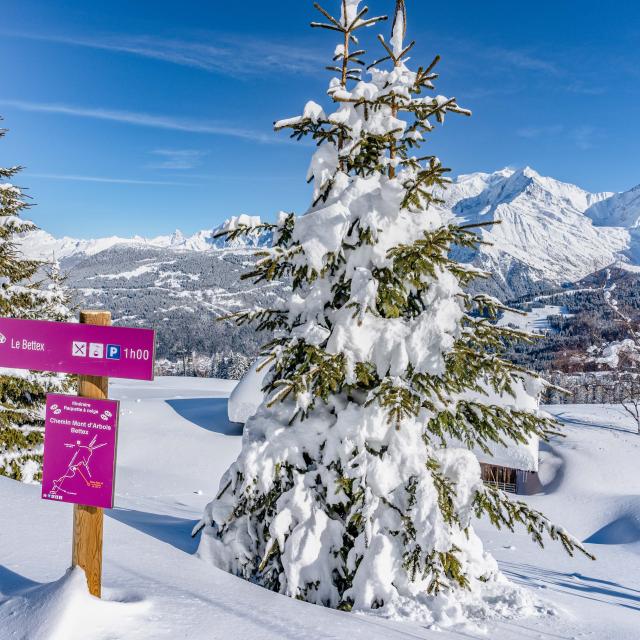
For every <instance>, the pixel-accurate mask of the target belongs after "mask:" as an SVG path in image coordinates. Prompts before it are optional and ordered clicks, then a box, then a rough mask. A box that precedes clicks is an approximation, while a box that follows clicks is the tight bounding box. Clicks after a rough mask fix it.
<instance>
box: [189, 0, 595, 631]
mask: <svg viewBox="0 0 640 640" xmlns="http://www.w3.org/2000/svg"><path fill="white" fill-rule="evenodd" d="M341 5H342V11H341V14H340V16H339V17H334V16H332V15H331V14H330V13H329V12H328V11H326V10H325V9H324V8H322V7H320V6H319V5H317V4H316V5H315V6H316V8H317V9H318V10H319V11H320V12H321V13H322V15H323V16H324V18H325V22H322V23H314V24H313V25H312V26H314V27H317V28H323V29H327V30H330V31H332V32H336V33H338V34H339V37H340V42H339V44H338V46H337V48H336V50H335V57H334V64H333V65H331V66H330V67H329V68H330V69H331V70H332V71H333V72H335V73H336V74H337V77H334V78H333V79H332V80H331V82H330V85H329V91H328V93H329V96H330V97H331V98H332V101H333V105H334V110H333V112H331V113H329V114H327V113H325V111H324V110H323V108H322V107H321V106H320V105H318V104H316V103H314V102H309V103H308V104H307V105H306V107H305V109H304V113H303V115H302V116H299V117H295V118H291V119H288V120H283V121H281V122H278V123H276V129H278V130H280V129H289V130H291V132H292V136H293V137H294V138H297V139H300V138H303V137H310V138H311V139H312V140H314V141H315V142H316V143H317V147H318V148H317V151H316V152H315V154H314V156H313V159H312V161H311V166H310V169H309V180H310V181H312V182H313V201H312V205H311V206H310V208H309V210H308V211H307V212H306V214H305V215H303V216H300V217H296V216H294V215H293V214H284V213H282V214H280V217H279V219H278V221H277V223H275V224H273V225H262V227H261V229H258V228H256V227H252V228H250V227H244V228H236V229H230V230H229V231H228V232H227V234H226V235H227V236H228V237H230V238H231V239H233V238H235V237H237V236H238V235H239V234H242V233H257V232H259V231H265V230H268V231H271V232H272V234H273V238H274V241H273V248H272V249H271V250H270V251H268V252H265V253H263V254H262V257H261V260H260V261H259V262H258V263H257V266H256V267H255V269H254V270H253V271H252V272H251V273H250V274H248V275H247V277H251V278H254V279H255V280H256V281H257V282H260V281H265V280H269V281H270V280H277V279H281V278H288V279H289V280H290V282H291V284H292V293H291V295H290V298H289V300H288V301H287V303H286V305H284V306H283V307H282V308H270V309H258V310H253V311H250V312H246V313H242V314H239V315H238V316H237V318H236V319H237V321H238V322H239V323H241V324H242V323H245V322H249V321H253V322H256V323H257V326H258V327H259V328H261V329H267V330H271V331H275V332H276V333H275V335H276V337H275V339H274V340H273V341H272V342H270V343H269V344H267V345H266V346H265V348H264V351H263V354H264V355H265V356H266V357H267V358H268V359H269V365H268V366H270V371H269V373H268V375H267V377H266V386H265V392H266V397H265V401H264V402H263V404H262V406H261V407H260V409H259V410H258V412H257V413H256V415H255V416H253V417H252V418H250V419H249V420H248V422H247V424H246V425H245V433H244V438H243V446H242V451H241V453H240V456H239V457H238V459H237V461H236V462H235V463H234V464H233V465H232V466H231V468H230V469H229V470H228V471H227V472H226V474H225V476H224V477H223V479H222V482H221V487H220V491H219V493H218V496H217V498H216V499H215V500H214V501H213V502H212V503H210V504H209V505H208V507H207V509H206V511H205V515H204V517H203V520H202V522H201V523H200V525H199V526H198V527H197V528H196V531H197V530H199V529H200V528H202V529H203V531H204V534H203V539H202V541H201V545H200V551H201V554H202V555H204V556H205V557H209V558H211V559H212V560H213V562H215V563H216V564H217V565H218V566H219V567H221V568H223V569H225V570H227V571H230V572H232V573H235V574H237V575H240V576H243V577H245V578H247V579H250V580H253V581H255V582H257V583H259V584H261V585H263V586H265V587H267V588H269V589H273V590H275V591H278V592H280V593H284V594H287V595H289V596H292V597H295V598H300V599H303V600H307V601H309V602H313V603H317V604H322V605H325V606H330V607H339V608H342V609H348V610H350V609H357V610H371V609H383V612H384V613H388V614H391V613H398V612H399V613H407V612H413V613H414V614H415V615H420V616H421V617H422V618H423V619H425V620H435V619H437V618H438V615H443V616H444V617H446V615H449V614H450V615H453V613H452V611H455V610H457V611H458V612H460V611H461V609H460V607H461V606H462V604H461V603H465V602H466V603H469V604H470V606H473V607H476V610H477V607H478V606H479V605H478V603H479V602H482V598H483V596H484V595H487V594H490V597H491V598H493V599H494V602H497V601H498V600H499V599H500V598H501V597H504V599H505V602H510V603H511V604H505V606H507V607H508V606H511V605H513V603H514V602H517V601H518V597H514V593H516V592H517V593H520V592H519V591H518V589H517V588H516V587H515V586H513V585H511V584H510V583H508V582H507V581H506V580H505V579H504V578H503V577H502V576H501V574H500V572H499V570H498V567H497V564H496V562H495V561H494V560H493V559H492V558H491V557H490V556H489V555H488V554H486V553H485V552H484V551H483V549H482V543H481V541H480V540H479V539H478V537H477V536H476V534H475V533H474V531H473V528H472V520H473V518H474V516H482V515H483V514H486V515H488V517H489V518H490V520H491V521H492V522H493V524H494V525H496V526H497V527H502V526H506V527H508V528H513V527H514V526H515V525H516V524H518V523H521V524H523V525H525V526H526V527H527V529H528V531H529V533H530V534H531V535H532V537H533V539H534V540H536V541H538V542H539V543H540V544H542V542H543V536H545V535H548V536H550V537H551V538H552V539H555V540H559V541H560V542H561V543H562V544H563V545H564V547H565V548H566V549H567V551H568V552H569V553H572V552H573V551H574V550H575V549H580V550H583V549H582V547H581V546H580V545H579V543H578V542H577V541H576V540H575V539H574V538H572V537H571V536H570V535H569V534H567V533H566V532H565V531H564V530H562V529H560V528H557V527H555V526H554V525H553V524H552V523H551V522H549V520H547V519H546V518H545V517H544V516H543V515H542V514H540V513H539V512H536V511H534V510H532V509H530V508H529V507H527V505H526V504H524V503H522V502H512V501H510V500H509V499H508V497H507V496H506V495H505V494H503V493H502V492H501V491H499V490H496V489H493V488H490V487H487V486H484V485H483V483H482V482H481V476H480V466H479V463H478V461H477V459H476V457H475V455H474V454H473V453H472V450H473V449H482V450H485V451H488V450H489V448H490V445H491V444H492V443H496V442H498V443H502V444H507V445H508V444H509V443H514V442H518V443H523V442H527V441H529V439H530V438H532V437H546V436H547V435H548V434H549V433H550V432H551V431H552V429H553V428H554V423H552V422H551V421H550V420H548V419H547V418H545V417H543V416H542V415H541V414H540V412H539V411H538V409H537V401H536V398H535V396H536V395H537V394H538V393H539V391H540V389H541V388H542V386H543V383H542V381H540V380H539V379H537V378H536V376H535V375H534V374H530V373H528V372H527V371H525V370H523V369H521V368H519V367H517V366H516V365H514V364H512V363H511V362H509V361H508V360H506V359H505V358H504V357H502V354H503V352H504V349H505V345H506V344H508V343H510V342H512V341H514V340H521V339H527V335H526V334H524V333H521V332H519V331H516V330H513V329H510V328H508V327H499V326H497V325H496V324H495V323H494V322H492V320H493V319H495V318H496V317H497V316H498V314H499V313H500V312H501V311H503V310H504V307H503V306H502V305H501V304H500V302H499V301H497V300H495V299H492V298H490V297H487V296H483V295H478V296H472V295H471V294H469V293H467V292H466V291H467V285H468V284H469V283H470V282H471V281H472V279H474V278H476V277H481V276H482V275H487V274H482V273H479V272H478V271H477V270H475V269H473V268H472V267H470V266H469V265H465V264H459V263H456V262H455V261H453V260H452V259H451V257H450V249H451V247H452V246H454V245H458V246H463V247H475V246H476V245H477V243H478V242H479V238H478V235H477V234H476V233H475V232H474V229H472V228H470V227H468V226H461V225H460V224H459V223H458V222H457V221H456V219H455V218H454V217H453V216H452V214H451V213H449V212H447V211H445V210H444V209H442V208H441V207H440V204H441V201H440V200H439V198H438V196H437V193H438V191H441V190H442V188H444V187H445V186H446V183H447V179H446V173H447V171H448V170H447V169H445V168H444V167H443V166H442V164H441V163H440V161H439V159H438V158H436V157H434V156H432V155H422V156H421V155H418V154H417V153H416V152H415V149H417V148H418V147H419V146H420V145H421V143H423V141H424V139H425V137H426V136H427V135H428V134H430V133H431V132H432V131H433V130H434V128H435V125H436V124H437V123H442V122H443V121H444V119H445V116H446V115H447V114H463V115H470V112H468V111H467V110H465V109H463V108H461V107H460V106H459V105H458V104H457V102H456V100H455V99H454V98H446V97H443V96H439V95H436V96H433V95H432V93H431V92H432V90H433V88H434V86H433V82H434V81H435V80H436V78H437V74H436V73H435V67H436V65H437V64H438V61H439V58H438V57H436V58H435V59H434V60H433V62H432V63H431V64H429V65H428V66H426V67H420V68H419V69H418V70H417V71H411V70H410V69H409V68H408V66H407V62H408V57H407V54H408V53H409V52H410V51H411V50H412V48H413V46H414V43H411V44H409V45H405V43H404V35H405V29H406V8H405V3H404V2H403V1H402V0H399V1H398V2H397V8H396V13H395V19H394V22H393V30H392V37H391V39H390V41H389V42H387V41H386V40H385V39H384V38H383V37H382V36H380V38H379V39H380V42H381V44H382V47H383V48H384V51H385V53H386V55H385V57H384V58H382V59H381V60H379V61H378V62H376V63H374V65H372V66H371V67H370V68H369V69H368V72H369V78H368V80H366V81H365V80H362V79H361V76H362V69H363V67H364V61H363V56H364V51H363V50H362V49H360V48H359V46H358V39H357V35H358V32H359V31H360V30H361V29H362V28H364V27H367V26H371V25H374V24H377V23H379V22H381V21H383V20H385V18H384V17H373V18H370V17H368V10H367V9H366V8H362V7H361V6H360V5H361V2H360V0H342V2H341ZM383 65H384V66H388V68H384V67H383ZM585 553H586V552H585ZM520 595H522V594H521V593H520ZM523 597H524V596H523ZM450 605H451V606H450ZM452 607H453V608H452ZM417 611H420V612H421V613H416V612H417ZM444 611H447V614H443V613H442V612H444ZM438 612H440V614H438Z"/></svg>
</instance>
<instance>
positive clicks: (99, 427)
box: [0, 311, 155, 598]
mask: <svg viewBox="0 0 640 640" xmlns="http://www.w3.org/2000/svg"><path fill="white" fill-rule="evenodd" d="M154 356H155V332H154V331H152V330H150V329H131V328H125V327H112V326H111V313H110V312H109V311H81V312H80V324H75V323H63V322H44V321H37V320H19V319H15V318H0V367H13V368H22V369H31V370H36V371H56V372H60V373H75V374H79V377H78V395H77V396H59V395H50V396H49V397H48V398H47V420H46V429H45V443H44V447H45V448H44V470H43V485H42V497H43V498H44V499H46V500H55V501H60V502H71V503H73V540H72V553H71V565H72V566H74V567H75V566H78V567H81V568H82V569H83V570H84V572H85V575H86V577H87V585H88V587H89V592H90V593H91V594H92V595H94V596H96V597H98V598H99V597H100V595H101V584H102V534H103V518H104V512H103V507H107V508H111V507H112V506H113V486H114V484H115V447H116V439H117V423H118V405H117V403H114V402H113V401H110V400H108V396H109V377H117V378H131V379H137V380H153V369H154ZM82 398H84V399H85V400H84V401H82V400H81V399H82ZM48 434H49V435H48ZM48 440H49V443H50V446H49V448H47V441H48ZM94 454H95V455H94Z"/></svg>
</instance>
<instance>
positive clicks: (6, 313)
mask: <svg viewBox="0 0 640 640" xmlns="http://www.w3.org/2000/svg"><path fill="white" fill-rule="evenodd" d="M5 134H6V131H5V130H2V129H0V138H2V137H3V136H4V135H5ZM20 169H21V168H20V167H9V168H2V167H0V317H5V318H25V319H38V320H57V321H66V320H69V318H70V311H69V306H68V303H69V299H68V294H67V291H66V289H65V286H64V278H63V277H62V276H61V275H60V270H59V267H58V265H57V263H56V262H55V261H52V263H51V264H49V265H47V264H44V263H41V262H38V261H35V260H27V259H26V258H24V256H22V255H21V253H20V251H19V249H18V247H17V244H16V240H17V239H18V236H19V234H24V233H27V232H29V231H32V230H33V229H35V228H36V227H35V225H34V224H33V223H31V222H29V221H27V220H24V219H23V218H22V217H21V216H22V214H23V212H24V211H25V210H26V209H28V208H29V206H30V204H29V202H28V201H27V198H26V196H25V195H24V193H23V192H22V190H21V189H20V188H19V187H17V186H15V185H14V184H12V182H11V181H12V180H13V178H14V176H15V175H16V174H17V173H18V172H19V171H20ZM68 387H69V378H68V377H67V376H61V375H59V374H54V373H35V372H29V371H23V370H8V369H0V475H5V476H9V477H10V478H14V479H16V480H22V481H24V482H37V481H38V480H40V478H41V472H42V468H41V467H42V451H43V434H44V417H43V411H44V403H45V400H46V394H47V393H53V392H61V391H65V390H67V389H68Z"/></svg>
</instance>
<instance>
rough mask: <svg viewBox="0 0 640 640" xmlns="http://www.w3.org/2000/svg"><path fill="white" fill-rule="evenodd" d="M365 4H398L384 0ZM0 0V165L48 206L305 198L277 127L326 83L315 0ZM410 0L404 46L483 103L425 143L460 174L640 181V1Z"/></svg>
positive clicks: (74, 209)
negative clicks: (17, 172)
mask: <svg viewBox="0 0 640 640" xmlns="http://www.w3.org/2000/svg"><path fill="white" fill-rule="evenodd" d="M321 4H323V5H324V6H325V7H326V8H327V9H331V10H334V9H335V8H336V7H337V6H338V4H339V3H338V2H337V0H323V2H322V3H321ZM368 4H369V6H370V8H371V12H372V13H376V14H378V13H389V12H391V11H392V10H393V6H394V1H393V0H370V2H369V3H368ZM2 5H3V6H2V12H1V17H2V19H1V22H0V60H2V66H1V67H0V68H1V69H2V72H1V73H2V82H1V84H0V86H1V87H2V91H1V92H0V114H1V115H3V116H4V119H5V122H4V126H6V127H7V128H9V129H10V133H9V135H8V136H7V137H6V138H4V140H3V141H2V142H0V164H1V165H10V164H21V165H24V166H26V167H27V169H26V171H25V172H24V173H23V174H22V175H21V177H20V180H19V183H20V184H21V185H23V186H26V187H28V188H29V193H30V194H31V195H32V196H33V198H34V201H35V202H36V203H37V207H35V208H34V209H33V210H32V212H31V217H32V218H33V219H34V220H35V221H36V222H37V223H38V224H39V225H41V226H42V227H44V228H45V229H47V230H48V231H51V232H52V233H54V234H56V235H62V234H66V235H72V236H76V237H89V236H102V235H112V234H118V235H133V234H142V235H147V236H150V235H157V234H161V233H168V232H171V231H173V230H174V229H175V228H178V227H179V228H181V229H182V230H183V231H185V232H193V231H196V230H198V229H201V228H210V227H213V226H215V225H217V224H218V223H220V222H221V221H222V220H224V219H225V218H226V217H229V216H231V215H235V214H238V213H250V214H253V215H262V216H263V217H265V218H272V217H273V216H274V215H275V213H276V212H277V211H278V210H287V211H291V210H295V211H297V212H298V213H302V212H303V211H304V209H305V208H306V206H307V205H308V199H309V188H308V186H307V185H306V183H305V174H306V169H307V165H308V160H309V155H310V153H311V151H312V148H311V147H309V146H305V145H300V144H295V143H293V142H289V141H288V140H287V138H286V135H283V134H280V135H279V136H278V135H275V134H273V133H272V132H271V127H272V123H273V121H274V120H277V119H280V118H284V117H289V116H292V115H296V114H297V113H298V112H299V111H300V110H301V109H302V107H303V106H304V103H305V102H306V101H307V100H309V99H314V100H316V101H318V102H322V101H323V100H324V99H325V89H326V84H327V81H328V79H329V74H328V72H325V71H323V67H324V65H325V64H327V63H328V62H329V59H330V57H331V54H332V52H333V49H334V46H335V44H336V40H335V37H334V35H333V34H331V33H330V32H327V31H318V30H312V29H310V28H309V27H308V23H309V21H310V20H311V19H315V11H314V10H313V8H312V2H311V0H309V1H307V0H283V1H281V2H278V3H273V2H263V1H261V2H257V1H252V0H245V1H244V2H242V1H236V2H203V1H202V0H182V1H181V2H175V1H174V0H171V1H167V0H153V1H151V0H136V1H135V2H133V1H131V0H109V1H107V0H92V1H91V2H87V1H86V0H57V1H56V2H51V0H3V3H2ZM274 5H276V6H277V7H278V10H274V9H273V7H274ZM608 7H611V10H608ZM407 8H408V12H409V21H410V24H409V37H410V38H415V39H416V40H417V41H418V45H417V47H416V49H415V54H414V62H415V63H418V62H426V63H428V62H430V61H431V59H432V57H433V55H434V54H435V53H440V54H441V55H442V56H443V62H442V63H441V65H440V67H439V71H440V74H441V79H440V81H439V83H438V85H437V90H438V92H439V93H443V94H445V95H450V96H455V97H457V98H458V101H459V102H460V103H461V104H462V105H464V106H466V107H469V108H471V109H473V111H474V117H473V118H472V119H471V120H468V119H466V118H457V119H454V118H451V119H449V120H448V122H447V124H446V125H445V127H444V128H443V129H439V130H438V131H437V132H436V133H435V134H434V135H433V136H432V139H431V141H429V144H428V147H427V150H428V151H430V152H431V151H432V152H435V153H437V154H438V155H439V156H440V158H441V159H442V160H443V162H444V164H445V165H447V166H450V167H451V168H452V169H453V170H454V173H456V174H457V173H468V172H472V171H493V170H496V169H499V168H502V167H504V166H507V165H509V166H524V165H530V166H532V167H534V168H535V169H536V170H538V171H539V172H540V173H543V174H546V175H552V176H554V177H557V178H559V179H563V180H567V181H570V182H574V183H576V184H579V185H580V186H582V187H584V188H587V189H590V190H592V191H620V190H625V189H628V188H631V187H632V186H635V185H636V184H638V183H640V166H639V165H640V163H639V161H638V157H639V156H638V148H639V147H640V128H639V126H638V122H637V117H638V113H639V111H638V102H639V97H640V95H639V94H640V3H636V2H618V3H615V5H614V4H610V5H605V4H604V3H603V2H601V1H600V0H553V1H551V0H540V1H538V2H535V3H534V2H519V3H515V2H513V1H512V0H510V1H508V2H507V1H502V0H492V1H491V2H482V3H480V2H477V0H457V1H456V2H451V3H431V2H425V1H424V0H407ZM374 29H375V30H369V31H368V33H367V35H366V37H365V39H364V40H365V44H366V45H370V46H369V49H370V52H371V54H372V56H377V54H378V50H377V49H376V44H375V42H374V36H375V34H376V31H377V30H378V28H374ZM380 29H388V26H385V25H384V24H383V25H382V26H381V27H380Z"/></svg>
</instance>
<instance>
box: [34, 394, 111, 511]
mask: <svg viewBox="0 0 640 640" xmlns="http://www.w3.org/2000/svg"><path fill="white" fill-rule="evenodd" d="M118 411H119V405H118V402H117V401H115V400H94V399H92V398H79V397H78V396H66V395H60V394H49V395H48V396H47V414H46V424H45V433H44V443H45V449H44V465H43V470H42V497H43V498H44V499H45V500H55V501H57V502H72V503H74V504H83V505H88V506H90V507H101V508H103V509H111V508H113V492H114V485H115V466H116V445H117V440H118Z"/></svg>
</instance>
